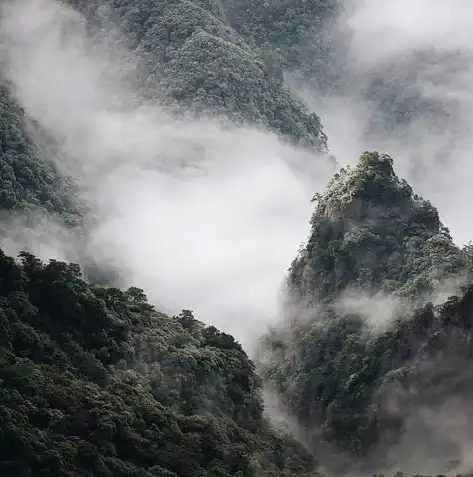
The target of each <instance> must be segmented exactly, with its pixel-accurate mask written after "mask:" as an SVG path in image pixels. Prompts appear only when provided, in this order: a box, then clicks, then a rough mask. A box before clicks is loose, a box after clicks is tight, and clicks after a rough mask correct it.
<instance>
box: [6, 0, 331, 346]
mask: <svg viewBox="0 0 473 477" xmlns="http://www.w3.org/2000/svg"><path fill="white" fill-rule="evenodd" d="M2 18H3V21H2V24H1V32H2V40H3V41H2V44H3V50H4V51H3V56H4V58H5V60H6V68H5V71H6V76H7V78H8V80H9V81H10V82H11V83H12V84H13V86H14V93H15V95H16V97H17V99H18V100H19V101H20V103H21V104H22V106H23V107H24V108H25V109H26V111H27V113H28V114H29V116H30V117H32V118H34V119H35V120H36V121H39V123H40V124H41V126H42V127H43V128H45V129H46V130H47V131H48V133H50V134H51V135H53V137H54V138H55V139H56V140H57V141H58V142H59V144H60V147H61V152H62V153H63V154H62V156H61V157H60V159H59V161H58V167H59V168H60V170H62V171H63V172H64V173H67V174H71V175H72V176H73V177H74V179H75V180H76V182H77V183H78V184H79V186H80V188H81V190H82V195H83V198H84V200H85V201H86V202H87V204H88V206H89V207H90V208H91V210H92V213H91V218H93V220H91V221H90V224H92V225H89V229H90V230H89V236H88V239H87V247H88V251H89V254H92V255H93V256H94V258H95V260H96V262H97V263H99V264H100V263H111V262H113V263H116V264H118V266H119V267H120V269H121V273H122V277H121V278H122V280H123V282H124V284H125V285H130V286H131V285H133V286H138V287H140V288H143V289H144V290H145V292H146V293H147V295H148V297H149V299H150V301H151V302H152V303H153V304H155V305H156V306H157V308H158V309H160V310H164V311H167V312H169V313H177V312H179V311H180V310H181V309H184V308H187V309H192V310H194V312H195V314H196V317H197V318H198V319H200V320H202V321H205V322H206V323H209V324H213V325H215V326H217V327H218V328H220V329H223V330H225V331H227V332H229V333H231V334H233V335H234V336H236V338H237V339H238V340H240V341H241V342H242V343H243V344H244V345H245V347H246V348H247V350H249V351H251V349H252V344H253V342H254V341H255V340H256V339H257V338H258V336H259V335H260V334H261V333H262V331H263V330H264V329H265V326H266V324H267V323H268V320H272V319H273V318H274V317H275V316H276V315H277V313H278V300H279V296H278V289H279V287H280V284H281V282H282V280H283V278H284V276H285V273H286V269H287V267H288V265H289V264H290V262H291V260H292V258H293V257H294V256H295V254H296V252H297V248H298V246H299V243H300V242H301V240H302V239H303V238H304V237H305V235H306V234H307V231H308V221H309V217H310V214H311V204H310V197H311V195H312V193H313V191H314V189H315V188H317V187H322V186H323V184H324V183H325V182H326V180H327V179H328V177H329V176H330V174H331V173H332V171H333V166H332V165H331V164H330V162H329V161H328V160H327V159H325V158H322V157H317V156H315V155H314V154H313V153H312V152H308V151H304V150H298V149H295V148H293V147H291V146H289V145H287V144H285V143H283V142H281V141H280V140H279V139H278V138H277V137H276V136H275V135H272V134H270V133H266V132H264V131H261V130H257V129H250V128H247V127H236V126H231V125H228V124H227V125H225V126H222V125H220V124H219V123H218V122H217V121H211V120H205V121H204V120H202V121H200V120H184V119H183V120H177V119H175V118H171V117H170V116H169V115H167V113H166V112H165V111H164V110H163V109H162V108H160V107H159V104H156V103H155V104H143V103H142V102H141V105H139V106H136V105H135V106H130V105H133V104H134V102H133V94H134V92H133V89H132V87H131V85H129V84H127V79H129V77H130V71H132V69H133V64H130V65H128V66H127V65H126V64H125V65H123V64H121V63H119V64H117V63H116V58H117V48H118V47H116V46H113V47H110V43H107V42H103V43H101V44H97V43H95V44H94V43H92V42H91V41H90V39H89V38H88V37H87V35H86V31H85V26H84V21H83V19H82V18H81V17H80V15H79V14H78V13H76V12H74V11H72V10H70V9H68V8H66V7H65V6H64V5H61V4H59V3H58V2H54V1H52V0H41V1H38V0H25V1H22V2H15V3H12V4H8V5H5V6H4V7H3V9H2ZM120 48H122V47H121V46H120ZM126 53H127V52H126V51H125V50H123V55H122V56H120V58H121V59H122V60H121V61H125V60H123V58H126V57H127V56H126ZM118 56H119V55H118ZM120 71H121V72H122V74H119V72H120ZM123 72H125V73H123ZM112 73H113V74H112ZM157 103H159V98H158V101H157ZM20 231H21V232H20ZM9 236H10V237H15V240H14V241H12V240H11V238H10V239H7V240H6V241H5V242H4V244H2V245H6V246H7V247H8V249H9V250H15V248H16V250H19V249H20V248H21V247H22V246H23V245H26V246H28V247H29V248H30V249H33V251H35V252H39V253H40V254H41V256H45V255H49V256H50V257H52V258H60V259H63V258H68V257H69V256H70V252H71V250H70V246H69V243H68V240H70V238H69V239H66V240H63V241H62V242H61V241H60V239H59V238H58V237H59V235H58V234H57V233H56V229H51V228H49V227H48V226H47V224H46V225H43V226H42V227H41V230H40V231H39V232H38V231H33V232H32V231H29V232H28V233H25V232H24V231H23V229H21V227H20V226H19V228H18V227H14V231H13V232H11V233H10V234H9ZM21 237H22V238H21ZM32 237H34V240H33V239H32ZM38 237H41V240H40V241H38V240H39V239H38ZM53 239H54V240H53ZM39 242H41V243H43V246H42V248H41V247H39V246H38V244H39ZM44 243H47V244H48V246H47V248H46V249H45V246H44ZM16 250H15V251H16ZM68 253H69V255H68ZM72 258H73V259H77V257H74V256H72Z"/></svg>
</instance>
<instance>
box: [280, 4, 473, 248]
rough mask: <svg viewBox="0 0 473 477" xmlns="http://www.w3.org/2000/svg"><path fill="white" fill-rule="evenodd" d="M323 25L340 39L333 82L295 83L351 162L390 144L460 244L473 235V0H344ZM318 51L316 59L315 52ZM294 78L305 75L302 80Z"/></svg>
mask: <svg viewBox="0 0 473 477" xmlns="http://www.w3.org/2000/svg"><path fill="white" fill-rule="evenodd" d="M339 4H340V6H341V7H342V8H341V12H340V14H339V17H338V19H336V20H335V21H331V22H330V24H329V25H328V26H327V31H326V32H324V33H323V34H324V35H326V36H327V38H328V41H330V42H331V43H333V44H335V45H336V46H337V48H336V49H335V50H334V51H333V56H332V57H331V58H330V59H329V61H330V65H334V64H335V65H336V67H335V69H336V70H337V72H338V75H339V77H338V80H337V81H334V82H333V83H334V84H333V87H332V88H328V89H325V90H324V91H321V90H318V89H317V87H316V83H317V82H316V81H313V80H312V78H310V77H309V78H306V80H305V81H302V82H301V81H300V75H299V74H298V71H291V72H288V75H287V76H288V82H289V84H291V85H292V86H293V88H294V89H295V90H296V91H297V93H298V94H299V95H300V96H301V97H302V98H304V100H305V101H306V102H307V104H309V105H310V106H311V108H312V109H313V110H314V111H315V112H317V114H319V115H320V117H321V119H322V123H323V125H324V130H325V132H326V133H327V136H328V138H329V147H330V149H331V152H332V153H333V154H334V155H335V157H336V158H337V160H338V161H339V162H340V163H341V164H342V165H345V164H351V163H353V162H355V161H356V160H357V158H358V156H359V153H360V152H361V151H364V150H379V151H380V152H387V153H389V154H391V155H392V156H393V157H394V159H395V167H396V171H397V172H398V173H399V174H400V175H402V176H403V177H406V179H407V180H408V181H409V183H410V184H411V185H412V186H413V187H414V189H415V190H416V191H418V192H419V193H420V194H422V195H424V196H425V197H426V198H428V199H429V200H431V201H432V202H433V204H434V205H435V206H436V207H438V209H439V212H440V215H441V217H442V220H443V221H444V222H445V223H446V225H448V226H449V228H450V230H451V232H452V235H453V236H454V239H455V240H456V241H457V242H458V243H465V242H468V241H469V240H470V239H472V238H473V236H472V231H471V228H470V227H468V224H466V223H465V220H464V217H465V216H468V215H469V213H470V212H471V205H470V204H471V203H472V199H473V189H472V188H471V187H470V184H471V182H472V179H473V168H472V167H471V165H470V162H471V161H470V155H471V151H472V150H473V143H472V139H471V138H472V135H471V131H472V129H473V113H472V111H473V108H472V100H473V79H472V78H473V74H472V73H473V68H472V67H473V32H472V30H471V23H472V20H473V4H471V2H468V1H467V0H455V1H453V2H441V1H438V0H418V1H416V2H410V1H407V0H400V1H396V2H383V1H381V0H363V1H356V0H346V1H343V0H341V1H340V2H339ZM308 60H310V59H308ZM295 78H299V81H297V80H296V79H295Z"/></svg>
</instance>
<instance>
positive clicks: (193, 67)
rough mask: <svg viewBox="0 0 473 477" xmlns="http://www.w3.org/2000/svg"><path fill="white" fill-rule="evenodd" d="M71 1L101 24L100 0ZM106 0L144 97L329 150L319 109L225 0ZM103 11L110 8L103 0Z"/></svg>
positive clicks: (303, 144) (109, 13)
mask: <svg viewBox="0 0 473 477" xmlns="http://www.w3.org/2000/svg"><path fill="white" fill-rule="evenodd" d="M71 3H73V4H74V5H75V6H77V7H79V8H80V9H81V10H82V11H83V12H85V13H86V15H87V16H88V18H89V19H90V21H91V23H95V28H96V29H98V31H101V28H102V23H101V22H100V21H99V20H97V14H96V10H97V6H96V5H95V2H92V3H91V2H82V1H72V2H71ZM101 3H104V2H101ZM105 4H106V7H107V10H106V11H107V12H108V14H107V15H105V17H106V20H105V21H103V23H105V24H107V22H108V21H111V22H112V24H116V25H117V24H118V23H119V26H120V29H121V31H124V32H125V34H126V35H127V37H128V39H129V47H130V48H131V50H132V53H133V55H134V57H135V59H136V61H137V62H138V63H139V64H140V75H141V77H140V79H139V81H138V83H139V87H140V89H141V91H142V93H144V94H145V96H146V97H148V98H152V99H156V98H157V97H159V99H160V102H161V103H162V105H167V107H168V108H169V109H170V110H171V111H175V112H176V113H177V114H181V113H182V112H183V109H184V110H185V111H189V112H191V113H193V114H197V115H202V114H205V115H212V116H214V115H217V116H219V117H222V118H223V117H227V118H230V119H231V120H232V121H236V122H240V123H250V124H253V125H262V126H264V127H266V128H269V129H270V130H272V131H274V132H276V133H278V134H280V135H282V136H283V137H284V138H286V139H288V140H289V141H291V142H294V143H296V144H299V145H302V146H306V147H310V148H313V149H315V150H317V151H322V152H326V150H327V138H326V136H325V134H324V133H323V131H322V125H321V123H320V119H319V118H318V116H317V115H315V114H313V113H310V112H309V111H308V110H307V108H306V107H305V105H304V104H303V103H301V102H300V101H299V100H298V99H296V97H295V96H294V94H293V93H292V92H291V91H290V90H289V88H288V87H287V86H286V85H285V84H284V81H283V78H282V70H280V69H278V68H277V67H275V65H274V64H272V63H271V60H270V58H269V57H268V56H267V55H266V54H265V53H264V52H263V50H261V49H260V48H258V47H257V46H256V45H255V44H254V43H253V41H252V39H251V38H246V37H245V36H242V35H240V34H238V33H237V32H236V31H235V30H234V29H233V25H230V23H229V20H228V15H227V6H226V5H225V4H224V3H221V4H220V3H219V2H213V1H210V2H209V1H203V0H202V1H198V0H194V1H190V0H167V1H165V2H155V1H144V2H139V4H138V2H131V1H127V2H122V1H120V2H119V1H116V0H109V1H108V2H105ZM94 5H95V6H94ZM100 11H101V15H104V13H103V12H104V11H105V10H104V8H103V5H102V7H101V10H100ZM117 26H118V25H117Z"/></svg>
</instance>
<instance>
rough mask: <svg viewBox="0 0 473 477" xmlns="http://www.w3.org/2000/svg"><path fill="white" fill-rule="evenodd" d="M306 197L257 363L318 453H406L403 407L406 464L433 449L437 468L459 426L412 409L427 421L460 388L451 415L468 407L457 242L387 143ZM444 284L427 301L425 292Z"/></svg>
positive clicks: (389, 457)
mask: <svg viewBox="0 0 473 477" xmlns="http://www.w3.org/2000/svg"><path fill="white" fill-rule="evenodd" d="M315 200H316V201H317V206H316V211H315V213H314V215H313V217H312V230H311V234H310V237H309V239H308V242H307V245H306V246H305V247H304V248H303V250H302V251H301V253H300V256H299V257H298V258H297V259H296V260H295V261H294V263H293V264H292V266H291V269H290V273H289V278H288V292H289V296H290V298H289V301H288V304H287V309H286V322H285V323H284V324H283V325H282V326H281V328H280V329H275V330H273V331H272V332H271V333H269V334H268V335H267V336H266V337H265V338H264V347H265V354H264V355H263V356H262V358H261V369H262V373H263V376H264V378H265V380H266V382H267V384H268V385H269V386H271V387H273V388H275V389H276V391H277V392H278V393H279V394H280V395H281V397H282V400H283V402H284V404H285V405H286V406H287V407H288V409H289V411H290V412H292V413H294V415H295V416H297V418H298V419H299V422H300V423H301V425H302V427H303V428H304V430H305V432H306V433H307V439H308V441H309V442H311V446H312V449H313V450H314V451H318V452H319V456H320V458H321V461H322V462H324V459H323V455H324V452H325V451H326V452H328V449H331V452H333V449H334V448H335V449H337V451H336V452H340V451H342V452H343V453H347V454H349V455H352V456H357V457H358V458H361V459H358V460H357V462H358V463H357V465H361V466H364V467H367V468H370V466H372V468H373V469H379V468H390V466H394V468H400V467H401V468H402V466H403V465H405V466H406V467H407V466H408V465H410V464H407V458H406V456H404V457H403V458H402V459H401V458H400V451H399V449H400V448H402V446H403V445H405V442H406V439H408V438H409V435H410V434H409V432H412V428H411V425H412V422H414V421H415V420H416V419H417V420H418V427H417V432H418V434H417V435H416V439H417V440H416V444H415V446H416V453H417V459H418V462H417V465H418V466H417V467H415V466H414V467H412V466H411V467H408V469H409V471H415V472H429V471H432V467H431V461H433V460H435V459H438V460H437V461H435V462H436V467H434V469H435V470H434V471H438V472H444V471H446V470H447V468H448V465H447V464H448V462H449V460H455V459H458V460H461V459H462V452H463V451H464V449H463V447H462V446H463V445H468V444H465V442H471V438H472V437H473V436H472V435H471V433H470V432H467V433H466V434H465V436H464V440H462V439H463V438H459V437H458V436H457V435H456V434H455V432H458V429H456V430H455V429H453V430H452V429H450V428H448V426H446V425H445V430H444V431H443V430H442V428H441V429H440V430H439V429H438V428H437V427H436V426H433V427H432V423H429V422H428V419H427V418H425V419H421V417H420V414H421V412H420V410H421V409H423V410H424V411H426V410H429V411H430V412H434V413H435V415H437V417H438V425H439V426H440V427H441V426H442V425H444V424H440V423H441V422H442V416H443V417H445V416H444V415H443V414H442V413H443V412H445V409H444V408H442V406H443V405H444V404H445V403H446V402H450V403H451V402H454V401H458V402H462V404H461V405H460V406H459V407H458V408H455V409H454V410H453V411H452V410H451V411H450V412H451V415H452V416H454V415H455V416H456V417H455V418H458V414H457V413H458V412H460V415H461V416H464V417H463V418H464V419H465V418H467V417H466V416H469V415H470V414H471V412H472V411H473V407H472V406H471V405H470V404H463V402H464V401H465V400H466V402H468V400H469V398H471V392H472V387H471V386H472V384H473V381H472V380H471V375H470V373H469V371H467V370H469V369H470V360H471V353H472V349H471V346H470V341H471V337H472V335H471V331H470V329H471V326H472V321H471V320H472V316H473V315H472V312H473V309H472V305H473V301H472V297H473V289H472V288H471V287H468V288H466V289H463V291H460V290H459V283H461V281H462V280H463V279H465V277H466V276H467V275H468V270H469V263H470V260H469V251H468V249H465V250H460V249H459V248H457V247H456V246H455V245H454V243H453V242H452V240H451V238H450V236H449V234H448V230H447V229H446V228H445V227H443V226H442V224H441V222H440V220H439V217H438V213H437V211H436V209H435V208H434V207H433V206H432V205H431V204H430V203H429V202H428V201H425V200H423V199H422V198H420V197H418V196H417V195H415V194H414V192H413V191H412V189H411V188H410V186H409V185H408V184H407V183H406V182H405V181H403V180H401V179H399V178H398V177H397V176H396V175H395V173H394V170H393V162H392V159H391V158H390V157H389V156H383V155H381V156H380V155H379V154H377V153H365V154H363V155H362V156H361V158H360V161H359V163H358V165H357V166H356V167H355V168H353V169H349V170H345V171H341V172H340V173H339V174H337V175H336V176H335V178H334V179H333V180H332V181H331V182H330V184H329V185H328V187H327V189H326V191H325V192H324V193H323V194H321V195H318V196H316V197H315ZM454 291H456V293H458V297H456V298H450V299H449V300H448V301H446V302H445V303H444V304H443V305H441V306H434V305H433V304H432V303H427V302H428V301H429V300H437V301H438V300H440V301H441V302H442V301H443V300H444V299H445V298H446V297H447V296H448V294H453V292H454ZM438 294H441V295H445V298H441V296H440V298H439V295H438ZM422 303H423V304H424V305H423V306H421V305H422ZM426 303H427V304H426ZM415 307H420V308H418V310H417V311H412V310H413V309H414V308H415ZM460 419H461V418H460ZM429 427H431V428H432V429H429ZM434 428H435V429H434ZM427 436H428V437H427ZM411 437H412V436H411ZM327 446H329V447H327ZM411 464H412V463H411ZM327 465H328V466H329V467H330V466H334V468H335V469H336V470H338V471H341V470H342V469H343V470H345V471H347V470H349V468H350V467H349V468H345V469H344V468H343V465H342V460H340V459H338V460H336V461H332V462H328V463H327ZM350 465H352V464H350ZM412 469H414V470H412Z"/></svg>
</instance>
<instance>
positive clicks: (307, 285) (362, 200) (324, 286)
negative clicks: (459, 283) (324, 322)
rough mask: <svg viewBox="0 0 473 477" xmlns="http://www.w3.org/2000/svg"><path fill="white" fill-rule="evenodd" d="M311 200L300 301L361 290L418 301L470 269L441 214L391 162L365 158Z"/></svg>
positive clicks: (294, 271)
mask: <svg viewBox="0 0 473 477" xmlns="http://www.w3.org/2000/svg"><path fill="white" fill-rule="evenodd" d="M313 200H314V201H316V202H317V206H316V210H315V212H314V214H313V216H312V220H311V224H312V230H311V233H310V237H309V240H308V243H307V246H306V247H305V249H304V250H303V251H302V252H301V254H300V256H299V257H297V259H296V260H295V261H294V262H293V264H292V267H291V273H290V277H289V282H290V284H291V286H294V287H295V289H296V290H298V292H297V295H300V293H302V294H303V295H304V296H306V297H307V296H314V295H315V296H316V297H318V298H321V299H323V300H325V299H329V298H330V297H331V296H333V294H335V295H338V293H340V292H341V291H343V290H344V289H346V288H348V287H350V288H351V287H355V288H358V287H362V288H364V289H366V288H368V289H372V290H373V291H379V290H383V291H385V292H388V293H392V292H396V293H400V294H401V295H404V296H411V297H415V296H419V293H421V292H422V293H421V294H424V292H427V291H431V290H432V289H433V287H434V286H435V284H436V283H437V282H438V281H439V280H441V279H443V278H444V277H445V276H448V275H449V274H452V273H455V274H456V273H459V271H461V270H463V269H464V267H465V260H464V257H463V255H462V252H461V251H460V249H459V248H458V247H456V245H455V244H454V243H453V241H452V239H451V237H450V234H449V232H448V229H447V228H445V227H444V226H443V225H442V223H441V221H440V219H439V214H438V212H437V209H436V208H435V207H434V206H433V205H432V204H431V203H430V202H429V201H427V200H424V199H423V198H421V197H419V196H418V195H417V194H415V193H414V191H413V190H412V188H411V186H410V185H409V184H408V183H407V182H406V181H405V180H404V179H400V178H399V177H398V176H397V175H396V173H395V171H394V167H393V159H392V158H391V157H390V156H388V155H385V154H379V153H377V152H365V153H363V154H362V155H361V157H360V159H359V161H358V163H357V165H356V166H355V167H353V168H346V169H341V170H340V171H339V172H338V173H337V174H335V176H334V177H333V179H332V180H331V181H330V182H329V184H328V185H327V188H326V189H325V191H324V192H323V193H322V194H316V195H315V196H314V199H313Z"/></svg>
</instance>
